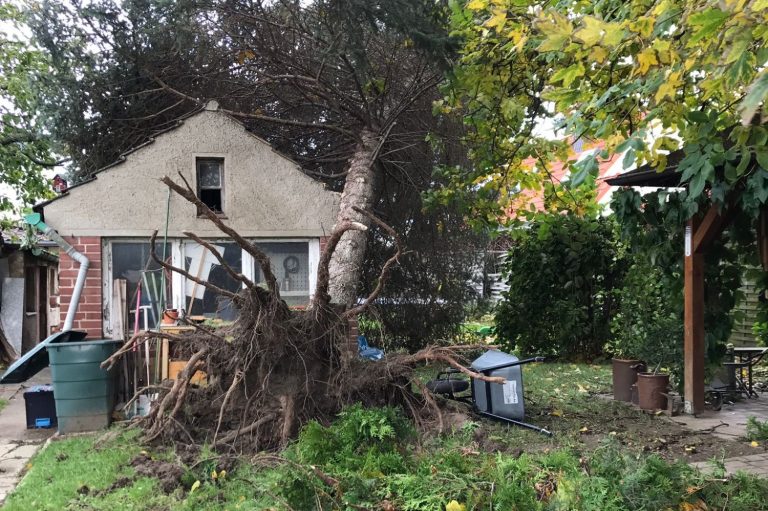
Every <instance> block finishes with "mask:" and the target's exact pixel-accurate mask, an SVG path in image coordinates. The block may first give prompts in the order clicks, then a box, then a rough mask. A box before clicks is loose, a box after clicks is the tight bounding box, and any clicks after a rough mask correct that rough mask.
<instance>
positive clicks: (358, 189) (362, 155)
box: [329, 128, 379, 306]
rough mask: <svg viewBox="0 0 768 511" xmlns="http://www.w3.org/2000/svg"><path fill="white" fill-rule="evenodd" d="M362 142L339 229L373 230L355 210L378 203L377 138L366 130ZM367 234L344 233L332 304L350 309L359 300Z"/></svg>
mask: <svg viewBox="0 0 768 511" xmlns="http://www.w3.org/2000/svg"><path fill="white" fill-rule="evenodd" d="M360 135H361V137H360V138H361V140H360V143H359V144H358V145H357V148H356V149H355V153H354V155H352V159H351V160H350V163H349V171H348V172H347V179H346V182H345V183H344V191H343V192H342V194H341V204H340V205H339V214H338V216H337V217H336V225H337V226H338V225H340V224H341V223H342V222H343V221H345V220H352V221H355V222H360V223H362V224H364V225H366V226H370V224H371V221H370V219H369V218H368V217H366V216H365V215H362V214H360V213H358V212H356V211H354V210H353V209H352V207H353V206H357V207H358V208H360V209H364V210H366V211H370V210H371V208H372V207H373V204H374V201H375V199H376V174H375V171H374V167H373V160H374V158H375V156H376V155H375V153H376V147H377V145H378V142H379V140H378V136H377V135H376V134H375V133H374V132H373V131H372V130H370V129H368V128H366V129H363V131H362V132H361V134H360ZM366 238H367V233H366V232H365V231H357V230H349V231H347V232H345V233H344V235H343V236H342V238H341V240H340V241H339V244H338V246H337V247H336V251H335V252H334V253H333V257H332V258H331V263H330V265H329V273H330V285H329V294H330V296H331V301H332V302H333V303H337V304H341V305H345V306H350V305H352V304H353V303H355V301H356V300H357V287H358V284H359V282H360V277H361V275H362V270H363V264H364V262H365V249H366Z"/></svg>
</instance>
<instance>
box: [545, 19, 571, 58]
mask: <svg viewBox="0 0 768 511" xmlns="http://www.w3.org/2000/svg"><path fill="white" fill-rule="evenodd" d="M536 27H537V28H538V29H539V30H540V31H541V33H542V34H544V35H545V36H546V37H547V38H546V39H545V40H544V41H543V42H542V43H541V44H540V45H539V47H538V48H537V49H538V50H539V51H541V52H546V51H558V50H560V49H561V48H562V47H563V45H564V44H565V43H566V42H567V41H568V39H570V37H571V34H572V33H573V25H572V24H571V22H570V21H569V20H568V18H566V17H565V16H563V15H561V14H559V13H557V12H554V13H552V18H551V19H546V20H543V21H540V22H539V23H538V24H537V25H536Z"/></svg>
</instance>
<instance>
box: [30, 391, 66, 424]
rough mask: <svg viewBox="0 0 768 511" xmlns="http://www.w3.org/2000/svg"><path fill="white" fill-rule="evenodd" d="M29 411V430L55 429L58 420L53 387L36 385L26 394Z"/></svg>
mask: <svg viewBox="0 0 768 511" xmlns="http://www.w3.org/2000/svg"><path fill="white" fill-rule="evenodd" d="M24 404H25V406H26V409H27V428H28V429H34V428H53V427H56V426H57V425H58V421H57V420H56V401H54V399H53V387H52V386H51V385H35V386H34V387H30V388H29V389H28V390H26V391H25V392H24Z"/></svg>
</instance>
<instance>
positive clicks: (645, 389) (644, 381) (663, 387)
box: [637, 373, 669, 410]
mask: <svg viewBox="0 0 768 511" xmlns="http://www.w3.org/2000/svg"><path fill="white" fill-rule="evenodd" d="M667 387H669V375H668V374H653V373H639V374H638V375H637V395H638V405H639V406H640V408H642V409H643V410H662V409H665V408H666V407H667V396H665V395H664V393H666V392H667Z"/></svg>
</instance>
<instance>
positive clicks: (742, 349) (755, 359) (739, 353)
mask: <svg viewBox="0 0 768 511" xmlns="http://www.w3.org/2000/svg"><path fill="white" fill-rule="evenodd" d="M766 353H768V348H764V347H761V346H739V347H735V348H733V349H732V350H731V354H732V355H733V361H732V362H726V363H725V364H723V365H724V366H725V367H727V368H729V369H731V370H732V371H734V373H735V371H736V370H737V369H738V370H739V375H738V377H736V378H735V381H736V384H737V385H738V387H739V390H740V391H742V392H744V393H746V394H747V397H757V392H755V391H754V390H753V389H752V367H753V366H755V365H756V364H757V363H759V362H760V361H761V360H762V359H763V357H764V356H765V354H766ZM737 358H738V361H737V360H736V359H737ZM742 369H746V370H747V383H746V384H745V383H744V380H743V378H742V377H741V370H742Z"/></svg>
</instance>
